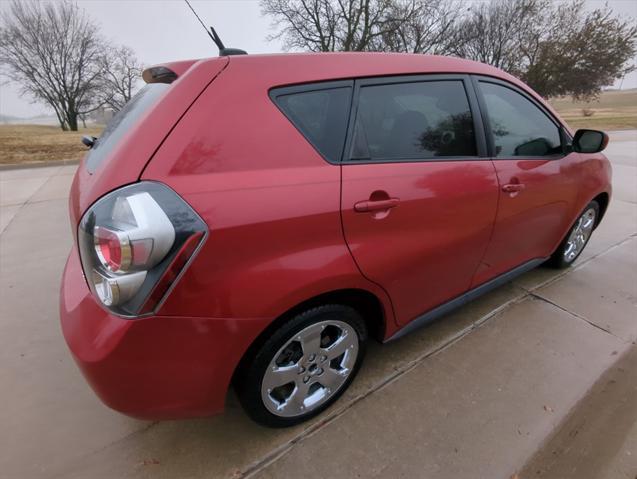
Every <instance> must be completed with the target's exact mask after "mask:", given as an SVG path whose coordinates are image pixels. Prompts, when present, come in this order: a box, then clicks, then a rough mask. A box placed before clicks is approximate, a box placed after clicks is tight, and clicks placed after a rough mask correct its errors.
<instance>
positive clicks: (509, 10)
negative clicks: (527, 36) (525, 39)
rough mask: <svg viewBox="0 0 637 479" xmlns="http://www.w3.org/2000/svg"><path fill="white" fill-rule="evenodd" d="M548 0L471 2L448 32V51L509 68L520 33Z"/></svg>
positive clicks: (517, 55) (511, 68)
mask: <svg viewBox="0 0 637 479" xmlns="http://www.w3.org/2000/svg"><path fill="white" fill-rule="evenodd" d="M549 4H550V0H493V1H491V2H490V3H479V4H475V5H473V6H472V7H471V8H470V9H469V10H468V12H467V13H466V15H465V16H464V18H463V19H462V20H461V21H460V22H458V23H457V24H456V25H455V29H454V31H453V32H452V34H451V39H450V40H451V53H452V54H454V55H456V56H459V57H462V58H470V59H472V60H476V61H479V62H482V63H488V64H489V65H493V66H495V67H498V68H501V69H503V70H506V71H508V72H513V71H514V70H515V69H516V67H517V66H518V65H519V63H520V62H521V56H522V52H521V51H520V43H521V42H520V40H521V35H523V33H524V32H525V31H527V29H529V28H531V27H532V26H533V22H534V21H535V20H536V19H537V17H538V15H539V13H540V12H542V10H543V9H544V8H547V6H548V5H549Z"/></svg>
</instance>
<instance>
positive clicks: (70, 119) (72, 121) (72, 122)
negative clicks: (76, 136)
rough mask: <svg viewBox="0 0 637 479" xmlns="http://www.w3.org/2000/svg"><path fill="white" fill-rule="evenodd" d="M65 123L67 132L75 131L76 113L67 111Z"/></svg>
mask: <svg viewBox="0 0 637 479" xmlns="http://www.w3.org/2000/svg"><path fill="white" fill-rule="evenodd" d="M66 121H67V122H68V124H69V130H71V131H77V112H76V111H69V112H68V113H67V115H66Z"/></svg>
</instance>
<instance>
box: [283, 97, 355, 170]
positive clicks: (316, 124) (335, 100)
mask: <svg viewBox="0 0 637 479" xmlns="http://www.w3.org/2000/svg"><path fill="white" fill-rule="evenodd" d="M351 95H352V89H351V87H341V88H328V89H323V90H314V91H301V92H297V93H290V94H280V95H276V91H275V95H274V101H275V103H276V104H277V106H278V107H279V108H280V109H281V110H282V111H283V113H284V114H285V116H287V117H288V119H289V120H290V121H291V122H292V123H293V124H294V126H296V128H297V129H298V130H299V131H300V132H301V133H302V134H303V136H305V138H306V139H307V140H308V141H309V142H310V143H311V144H312V145H313V146H314V147H315V148H316V149H317V150H318V151H319V153H321V154H322V155H323V157H325V158H326V159H327V160H329V161H331V162H338V161H340V160H341V154H342V152H343V144H344V143H345V136H346V134H347V119H348V116H349V109H350V98H351Z"/></svg>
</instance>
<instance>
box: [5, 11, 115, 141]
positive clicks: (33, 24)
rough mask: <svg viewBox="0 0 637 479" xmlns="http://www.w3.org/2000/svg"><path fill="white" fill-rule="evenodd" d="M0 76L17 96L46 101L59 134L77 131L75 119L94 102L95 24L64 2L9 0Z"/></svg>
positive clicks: (99, 45)
mask: <svg viewBox="0 0 637 479" xmlns="http://www.w3.org/2000/svg"><path fill="white" fill-rule="evenodd" d="M1 20H2V24H1V27H0V65H1V66H2V73H3V74H4V75H5V76H7V77H8V78H9V79H10V80H12V81H14V82H16V83H19V84H20V85H21V87H22V92H23V93H24V94H27V95H29V96H31V97H32V98H33V99H35V100H36V101H43V102H45V103H47V104H48V105H49V106H50V107H51V108H52V109H53V110H54V111H55V114H56V115H57V118H58V120H59V122H60V126H61V128H62V129H63V130H66V129H71V130H73V131H76V130H77V126H78V125H77V124H78V116H79V115H81V114H82V113H85V111H83V109H86V108H88V107H89V105H91V108H92V107H93V104H94V102H93V101H92V100H91V98H92V97H93V96H95V95H97V84H98V81H97V80H98V79H99V77H100V75H101V71H100V68H99V63H98V59H99V58H100V57H101V56H102V55H103V52H104V43H103V41H102V39H101V38H100V35H99V33H98V29H97V26H96V25H95V24H94V23H93V22H92V21H91V20H90V19H89V18H88V17H87V16H86V15H85V14H84V13H83V12H82V11H81V10H80V9H79V8H78V7H77V5H75V4H74V3H71V2H70V1H68V0H61V1H59V2H55V3H46V4H41V3H34V2H21V1H18V0H13V2H12V3H11V5H10V7H9V8H8V9H7V11H6V12H5V13H4V14H3V15H2V17H1Z"/></svg>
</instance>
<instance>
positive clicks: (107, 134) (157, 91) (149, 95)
mask: <svg viewBox="0 0 637 479" xmlns="http://www.w3.org/2000/svg"><path fill="white" fill-rule="evenodd" d="M168 88H170V85H169V84H166V83H151V84H148V85H146V86H144V87H143V88H142V89H141V90H140V91H139V92H138V93H137V94H136V95H135V96H134V97H133V98H131V99H130V101H129V102H128V103H126V105H124V108H122V109H121V110H120V111H118V112H117V113H116V114H115V116H114V117H113V118H111V121H109V122H108V125H106V128H105V129H104V131H103V132H102V136H100V137H99V139H98V140H97V142H96V143H95V145H93V148H91V149H90V150H89V153H88V156H87V157H86V167H87V169H88V171H89V172H90V173H92V172H94V171H95V170H96V169H97V167H98V166H100V165H101V164H102V162H103V161H104V159H105V158H106V157H107V156H108V154H109V153H111V152H112V151H113V149H114V147H115V146H116V145H117V144H118V143H119V141H120V140H121V139H122V137H123V136H124V135H125V134H126V133H127V132H128V131H129V130H130V129H131V127H133V126H134V125H135V123H137V121H138V120H139V119H140V118H141V117H142V115H143V114H144V112H146V111H148V109H149V108H150V107H151V106H153V105H154V104H155V103H157V101H158V100H159V98H161V96H162V95H163V94H164V93H165V92H166V90H167V89H168Z"/></svg>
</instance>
